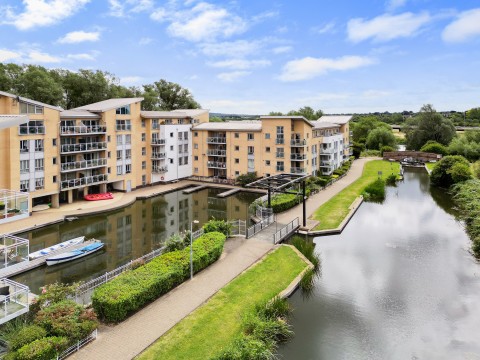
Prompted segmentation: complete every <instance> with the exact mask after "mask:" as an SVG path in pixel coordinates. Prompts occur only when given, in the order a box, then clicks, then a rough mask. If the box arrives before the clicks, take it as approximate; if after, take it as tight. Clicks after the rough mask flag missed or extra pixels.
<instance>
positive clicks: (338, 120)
mask: <svg viewBox="0 0 480 360" xmlns="http://www.w3.org/2000/svg"><path fill="white" fill-rule="evenodd" d="M351 119H352V115H323V116H322V117H321V118H320V119H318V120H317V121H322V122H330V123H334V124H340V125H344V124H346V123H348V122H349V121H350V120H351Z"/></svg>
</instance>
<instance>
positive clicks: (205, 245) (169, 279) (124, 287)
mask: <svg viewBox="0 0 480 360" xmlns="http://www.w3.org/2000/svg"><path fill="white" fill-rule="evenodd" d="M224 242H225V235H224V234H221V233H218V232H211V233H208V234H204V235H202V236H200V237H199V238H198V239H197V240H196V241H195V242H194V243H193V270H194V272H198V271H200V270H202V269H204V268H206V267H207V266H208V265H210V264H212V263H213V262H215V261H216V260H217V259H218V258H219V257H220V255H221V254H222V251H223V244H224ZM189 275H190V250H189V249H188V248H186V249H183V250H178V251H173V252H169V253H166V254H162V255H160V256H159V257H157V258H155V259H153V260H152V261H151V262H149V263H148V264H146V265H144V266H142V267H140V268H138V269H135V270H133V271H127V272H125V273H123V274H121V275H120V276H118V277H117V278H115V279H114V280H112V281H110V282H108V283H106V284H104V285H102V286H99V287H98V288H96V289H95V291H94V293H93V296H92V305H93V308H94V309H95V311H96V312H97V314H98V316H99V317H100V318H101V319H105V320H106V321H110V322H118V321H122V320H123V319H125V318H126V317H127V316H128V315H129V314H131V313H133V312H134V311H137V310H138V309H140V308H142V307H143V306H144V305H146V304H147V303H149V302H151V301H153V300H155V299H157V298H158V297H160V296H161V295H163V294H165V293H166V292H168V291H170V290H171V289H173V288H174V287H175V286H177V285H179V284H180V283H182V282H183V281H185V280H186V279H187V278H188V277H189Z"/></svg>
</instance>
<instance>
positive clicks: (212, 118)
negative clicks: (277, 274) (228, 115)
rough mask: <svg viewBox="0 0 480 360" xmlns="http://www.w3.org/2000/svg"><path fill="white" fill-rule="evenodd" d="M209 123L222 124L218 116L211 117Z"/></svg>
mask: <svg viewBox="0 0 480 360" xmlns="http://www.w3.org/2000/svg"><path fill="white" fill-rule="evenodd" d="M209 121H210V122H223V119H222V118H221V117H218V116H212V117H211V118H210V120H209Z"/></svg>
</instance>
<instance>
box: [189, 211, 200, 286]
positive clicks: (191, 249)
mask: <svg viewBox="0 0 480 360" xmlns="http://www.w3.org/2000/svg"><path fill="white" fill-rule="evenodd" d="M198 223H199V221H198V220H193V221H192V222H191V223H190V280H192V279H193V224H198Z"/></svg>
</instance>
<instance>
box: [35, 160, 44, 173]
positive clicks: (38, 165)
mask: <svg viewBox="0 0 480 360" xmlns="http://www.w3.org/2000/svg"><path fill="white" fill-rule="evenodd" d="M43 168H44V161H43V159H35V171H43Z"/></svg>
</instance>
